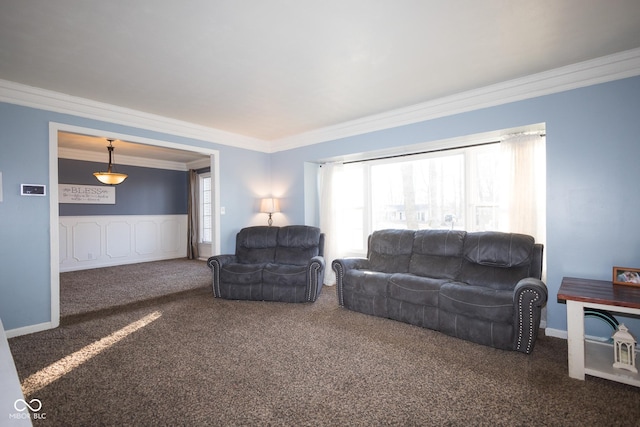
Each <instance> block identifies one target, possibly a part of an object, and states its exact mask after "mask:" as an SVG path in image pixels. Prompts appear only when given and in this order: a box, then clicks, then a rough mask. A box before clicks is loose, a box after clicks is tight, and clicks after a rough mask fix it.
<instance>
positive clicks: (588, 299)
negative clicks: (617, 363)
mask: <svg viewBox="0 0 640 427" xmlns="http://www.w3.org/2000/svg"><path fill="white" fill-rule="evenodd" d="M558 300H559V301H566V303H567V345H568V350H569V376H570V377H571V378H576V379H579V380H584V378H585V374H586V375H591V376H594V377H600V378H605V379H608V380H612V381H618V382H621V383H624V384H629V385H632V386H636V387H640V373H637V374H636V373H633V372H630V371H626V370H622V369H616V368H614V367H613V346H612V345H610V344H606V343H599V342H593V341H585V338H584V309H585V308H595V309H599V310H606V311H610V312H615V313H627V314H635V315H640V287H634V286H626V285H614V284H613V283H612V282H607V281H602V280H590V279H578V278H574V277H565V278H563V279H562V284H561V285H560V289H559V291H558Z"/></svg>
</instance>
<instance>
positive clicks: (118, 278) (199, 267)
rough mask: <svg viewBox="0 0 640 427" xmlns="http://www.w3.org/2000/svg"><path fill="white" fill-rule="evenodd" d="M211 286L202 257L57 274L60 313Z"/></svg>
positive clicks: (107, 306) (99, 308)
mask: <svg viewBox="0 0 640 427" xmlns="http://www.w3.org/2000/svg"><path fill="white" fill-rule="evenodd" d="M207 286H211V270H209V268H208V267H207V264H206V262H205V261H199V260H190V259H187V258H176V259H169V260H164V261H154V262H145V263H138V264H129V265H121V266H118V267H103V268H94V269H89V270H80V271H70V272H65V273H61V274H60V316H61V317H63V318H65V317H68V316H72V315H76V314H80V313H87V312H94V311H99V310H102V309H105V308H111V307H114V306H120V305H126V304H131V303H136V302H140V301H144V300H148V299H153V298H158V297H161V296H163V295H170V294H174V293H178V292H182V291H188V290H193V289H197V288H203V287H207Z"/></svg>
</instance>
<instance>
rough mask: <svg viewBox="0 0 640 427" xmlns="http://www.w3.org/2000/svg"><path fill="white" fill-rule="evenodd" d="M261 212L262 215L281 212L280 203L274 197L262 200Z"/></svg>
mask: <svg viewBox="0 0 640 427" xmlns="http://www.w3.org/2000/svg"><path fill="white" fill-rule="evenodd" d="M260 212H262V213H274V212H280V201H279V200H278V199H274V198H272V197H268V198H265V199H262V201H261V202H260Z"/></svg>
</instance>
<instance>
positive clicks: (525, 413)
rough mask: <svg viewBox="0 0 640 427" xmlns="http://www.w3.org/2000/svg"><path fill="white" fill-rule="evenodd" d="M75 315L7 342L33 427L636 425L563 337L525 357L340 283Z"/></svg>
mask: <svg viewBox="0 0 640 427" xmlns="http://www.w3.org/2000/svg"><path fill="white" fill-rule="evenodd" d="M202 268H205V269H206V266H204V265H203V267H202ZM206 272H208V269H207V270H206ZM71 319H73V321H67V322H64V325H63V326H61V327H59V328H57V329H55V330H50V331H44V332H40V333H35V334H31V335H27V336H22V337H16V338H12V339H10V341H9V344H10V347H11V350H12V353H13V356H14V359H15V362H16V366H17V369H18V374H19V376H20V378H21V381H22V382H23V389H24V391H25V394H26V395H27V397H28V398H29V399H33V398H37V399H40V400H41V402H42V410H41V412H43V413H45V414H46V420H37V421H34V425H64V426H74V425H78V426H86V425H113V426H116V425H117V426H122V425H171V426H176V425H185V426H204V425H220V426H227V425H263V426H264V425H291V426H322V425H336V426H343V425H357V426H371V425H376V426H377V425H399V426H400V425H401V426H405V425H428V426H430V425H435V426H440V425H446V426H483V425H486V426H515V425H517V426H529V425H530V426H534V425H535V426H576V425H581V426H583V425H593V426H595V425H618V426H626V425H629V426H632V425H638V420H640V389H638V388H635V387H631V386H626V385H623V384H618V383H615V382H610V381H606V380H601V379H597V378H592V377H587V380H586V381H577V380H573V379H570V378H569V377H568V375H567V348H566V342H565V341H564V340H559V339H555V338H549V337H545V336H544V334H542V336H541V337H540V340H539V341H538V344H537V346H536V348H535V350H534V352H533V354H531V355H528V356H527V355H524V354H521V353H515V352H507V351H502V350H496V349H492V348H488V347H484V346H480V345H476V344H472V343H469V342H466V341H462V340H458V339H455V338H451V337H448V336H446V335H443V334H441V333H439V332H436V331H431V330H428V329H422V328H418V327H415V326H411V325H407V324H404V323H400V322H396V321H392V320H387V319H380V318H376V317H373V316H367V315H364V314H360V313H355V312H351V311H348V310H345V309H342V308H340V307H338V305H337V302H336V295H335V288H332V287H325V288H324V289H323V292H322V294H321V296H320V298H319V299H318V301H317V302H316V303H314V304H286V303H273V302H249V301H228V300H221V299H215V298H213V296H212V293H211V290H210V288H208V287H196V288H195V289H193V290H187V291H182V292H180V293H177V294H174V295H172V296H164V297H159V298H157V299H155V300H146V301H142V302H137V303H129V304H128V305H124V306H120V307H117V308H113V309H103V310H100V311H97V312H93V313H85V314H83V315H77V316H75V317H71ZM142 320H144V321H145V322H147V323H142V322H141V321H142ZM136 322H137V323H136Z"/></svg>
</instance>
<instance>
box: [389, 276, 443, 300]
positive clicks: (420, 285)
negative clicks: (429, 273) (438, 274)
mask: <svg viewBox="0 0 640 427" xmlns="http://www.w3.org/2000/svg"><path fill="white" fill-rule="evenodd" d="M446 282H448V280H446V279H433V278H429V277H420V276H416V275H413V274H406V273H398V274H393V275H392V276H391V277H390V278H389V297H390V298H393V299H395V300H398V301H406V302H410V303H412V304H421V305H428V306H432V307H437V306H438V292H439V291H440V287H441V286H442V285H443V284H444V283H446Z"/></svg>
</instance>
